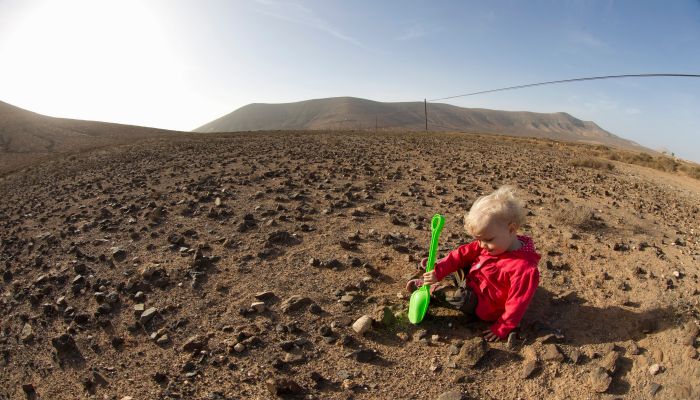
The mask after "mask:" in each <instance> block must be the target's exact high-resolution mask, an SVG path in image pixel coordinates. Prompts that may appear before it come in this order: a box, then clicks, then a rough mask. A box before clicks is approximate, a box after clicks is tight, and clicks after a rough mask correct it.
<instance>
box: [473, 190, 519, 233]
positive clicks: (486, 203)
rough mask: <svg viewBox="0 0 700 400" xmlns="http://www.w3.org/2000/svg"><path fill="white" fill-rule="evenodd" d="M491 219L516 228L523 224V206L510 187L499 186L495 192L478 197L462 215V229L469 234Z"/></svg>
mask: <svg viewBox="0 0 700 400" xmlns="http://www.w3.org/2000/svg"><path fill="white" fill-rule="evenodd" d="M491 218H496V220H497V221H500V222H502V223H505V224H515V226H516V228H519V227H521V226H522V225H523V224H524V223H525V205H524V203H523V201H522V200H520V199H518V198H517V197H516V195H515V188H514V187H512V186H501V187H500V188H498V190H496V191H495V192H493V193H491V194H489V195H486V196H482V197H479V198H478V199H477V200H476V201H475V202H474V204H473V205H472V207H471V209H469V213H468V214H465V215H464V228H465V229H466V230H467V232H469V233H470V234H471V233H473V232H474V231H475V230H477V229H479V228H481V227H483V226H484V225H485V224H486V223H488V221H490V220H491Z"/></svg>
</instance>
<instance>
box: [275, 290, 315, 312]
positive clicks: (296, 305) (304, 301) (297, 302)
mask: <svg viewBox="0 0 700 400" xmlns="http://www.w3.org/2000/svg"><path fill="white" fill-rule="evenodd" d="M311 303H312V301H311V299H310V298H308V297H303V296H299V295H294V296H291V297H290V298H288V299H286V300H284V301H283V302H282V304H280V309H281V310H282V312H283V313H285V314H286V313H290V312H292V311H299V310H301V309H303V308H304V307H306V306H308V305H309V304H311Z"/></svg>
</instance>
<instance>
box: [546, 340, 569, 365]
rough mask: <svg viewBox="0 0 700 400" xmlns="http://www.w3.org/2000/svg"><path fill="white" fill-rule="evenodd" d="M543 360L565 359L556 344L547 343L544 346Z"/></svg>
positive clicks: (559, 360)
mask: <svg viewBox="0 0 700 400" xmlns="http://www.w3.org/2000/svg"><path fill="white" fill-rule="evenodd" d="M542 360H543V361H558V362H562V361H564V355H563V354H561V352H560V351H559V348H558V347H557V345H556V344H545V345H544V346H543V347H542Z"/></svg>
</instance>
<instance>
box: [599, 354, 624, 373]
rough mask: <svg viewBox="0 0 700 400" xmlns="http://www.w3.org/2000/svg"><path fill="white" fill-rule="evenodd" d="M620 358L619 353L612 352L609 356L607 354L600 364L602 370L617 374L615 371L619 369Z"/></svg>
mask: <svg viewBox="0 0 700 400" xmlns="http://www.w3.org/2000/svg"><path fill="white" fill-rule="evenodd" d="M619 357H620V354H619V353H618V352H616V351H611V352H609V353H608V354H606V355H605V357H603V359H602V360H600V363H599V364H598V365H600V367H601V368H603V369H605V370H606V371H608V372H610V373H611V374H613V373H615V369H617V360H618V358H619Z"/></svg>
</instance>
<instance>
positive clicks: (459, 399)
mask: <svg viewBox="0 0 700 400" xmlns="http://www.w3.org/2000/svg"><path fill="white" fill-rule="evenodd" d="M466 398H467V397H466V396H465V395H464V393H462V392H461V391H459V390H450V391H448V392H443V393H441V394H440V395H439V396H438V398H437V400H465V399H466Z"/></svg>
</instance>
